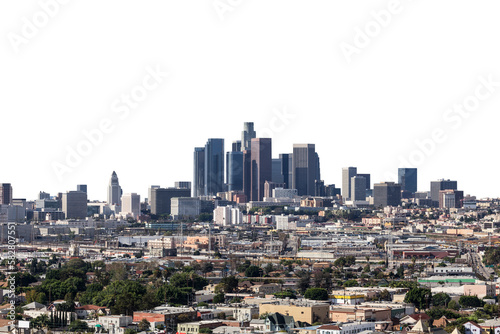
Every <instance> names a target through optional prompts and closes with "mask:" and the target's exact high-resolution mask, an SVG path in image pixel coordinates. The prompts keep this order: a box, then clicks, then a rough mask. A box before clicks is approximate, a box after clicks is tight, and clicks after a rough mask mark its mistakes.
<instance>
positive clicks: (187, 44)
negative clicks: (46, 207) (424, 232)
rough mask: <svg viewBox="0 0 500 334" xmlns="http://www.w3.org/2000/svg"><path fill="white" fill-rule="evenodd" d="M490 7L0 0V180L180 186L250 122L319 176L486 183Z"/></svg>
mask: <svg viewBox="0 0 500 334" xmlns="http://www.w3.org/2000/svg"><path fill="white" fill-rule="evenodd" d="M499 12H500V3H499V2H498V1H494V0H490V1H460V0H447V1H446V0H443V1H430V0H414V1H409V0H401V1H378V0H370V1H361V0H357V1H351V0H343V1H331V0H323V1H322V0H314V1H305V0H303V1H296V0H273V1H269V0H260V1H259V0H241V1H237V0H217V1H213V0H203V1H189V0H182V1H179V0H178V1H168V0H144V1H138V0H136V1H130V0H114V1H96V0H85V1H83V0H72V1H67V0H65V1H62V0H60V1H56V0H41V1H28V0H25V1H19V0H3V1H1V2H0V29H1V35H2V36H3V37H2V42H1V43H0V55H1V59H2V61H1V62H0V90H1V98H0V110H1V116H0V137H1V142H2V153H3V154H2V159H1V160H0V182H10V183H12V185H13V188H14V197H16V198H28V199H34V198H35V197H36V195H37V194H38V192H39V191H40V190H44V191H47V192H50V193H51V194H55V193H57V192H64V191H67V190H73V189H75V188H76V185H77V184H88V187H89V195H90V196H89V197H90V198H91V199H100V200H105V199H106V190H107V185H108V182H109V178H110V176H111V173H112V171H113V170H115V171H116V172H117V174H118V177H119V179H120V184H121V186H122V188H123V191H124V192H138V193H140V194H141V196H142V198H144V197H145V196H147V189H148V187H149V185H151V184H158V185H161V186H165V187H166V186H173V183H174V182H175V181H178V180H189V181H191V180H192V174H193V172H192V169H193V167H192V164H193V149H194V147H195V146H203V145H204V144H205V142H206V140H207V138H210V137H214V138H224V139H225V140H226V150H229V149H230V144H231V142H232V141H234V140H237V139H240V136H241V130H242V128H243V122H245V121H253V122H255V129H256V131H257V136H266V137H267V136H272V139H273V156H276V157H277V156H278V154H279V153H287V152H291V150H292V145H293V143H315V144H316V150H317V152H318V153H319V155H320V159H321V173H322V178H323V179H324V180H325V183H326V184H332V183H334V184H337V185H339V186H340V184H341V168H342V167H345V166H357V167H358V171H359V172H361V173H371V174H372V185H373V183H374V182H379V181H385V180H390V178H391V177H392V176H391V174H395V173H396V170H397V168H398V167H403V166H404V167H418V169H419V175H418V178H419V179H418V186H419V190H429V182H430V181H431V180H436V179H438V178H450V179H455V180H458V187H459V189H461V190H464V192H465V193H466V194H474V195H477V196H480V197H485V196H495V197H496V196H499V195H500V180H499V178H498V177H496V174H497V172H495V170H497V169H498V162H499V159H498V152H497V150H496V144H495V142H496V139H495V138H496V133H497V131H498V130H497V129H498V124H499V120H500V116H499V108H500V70H499V64H500V63H499V60H500V43H499V40H498V32H499V31H500V20H498V13H499ZM167 72H168V74H166V73H167ZM96 129H98V130H96ZM86 133H87V134H86ZM88 138H90V139H91V141H90V140H88ZM418 143H420V144H418ZM73 151H75V152H77V154H79V156H80V157H75V156H74V155H75V154H74V153H69V152H73ZM78 152H80V153H81V154H80V153H78ZM82 155H83V156H82Z"/></svg>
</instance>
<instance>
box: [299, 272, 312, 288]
mask: <svg viewBox="0 0 500 334" xmlns="http://www.w3.org/2000/svg"><path fill="white" fill-rule="evenodd" d="M297 276H299V280H298V281H297V283H296V287H297V290H299V292H300V293H304V292H305V291H306V290H307V289H308V288H309V285H310V281H311V274H310V273H309V272H308V271H305V270H301V271H299V272H297Z"/></svg>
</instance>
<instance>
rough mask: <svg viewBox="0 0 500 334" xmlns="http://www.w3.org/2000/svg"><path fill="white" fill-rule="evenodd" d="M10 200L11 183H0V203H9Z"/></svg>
mask: <svg viewBox="0 0 500 334" xmlns="http://www.w3.org/2000/svg"><path fill="white" fill-rule="evenodd" d="M11 202H12V185H11V184H10V183H0V204H10V203H11Z"/></svg>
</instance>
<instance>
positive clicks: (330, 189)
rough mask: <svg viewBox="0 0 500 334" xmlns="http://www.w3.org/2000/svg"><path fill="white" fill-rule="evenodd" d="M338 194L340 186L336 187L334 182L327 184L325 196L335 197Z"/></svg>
mask: <svg viewBox="0 0 500 334" xmlns="http://www.w3.org/2000/svg"><path fill="white" fill-rule="evenodd" d="M337 195H340V188H336V187H335V185H334V184H329V185H326V186H325V196H328V197H335V196H337Z"/></svg>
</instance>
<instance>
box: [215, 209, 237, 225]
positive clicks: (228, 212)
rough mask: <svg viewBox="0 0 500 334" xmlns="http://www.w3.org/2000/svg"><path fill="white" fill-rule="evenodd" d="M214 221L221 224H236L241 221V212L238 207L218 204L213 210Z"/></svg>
mask: <svg viewBox="0 0 500 334" xmlns="http://www.w3.org/2000/svg"><path fill="white" fill-rule="evenodd" d="M214 223H215V224H216V225H221V226H228V225H238V224H241V223H243V214H242V213H241V211H240V209H239V208H233V207H231V206H219V207H217V208H215V210H214Z"/></svg>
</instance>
